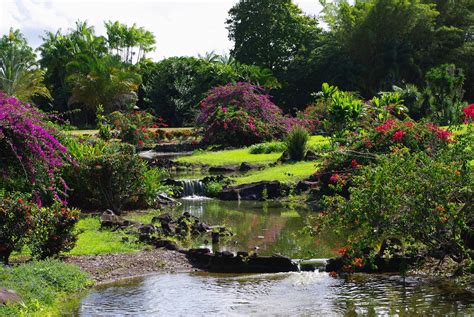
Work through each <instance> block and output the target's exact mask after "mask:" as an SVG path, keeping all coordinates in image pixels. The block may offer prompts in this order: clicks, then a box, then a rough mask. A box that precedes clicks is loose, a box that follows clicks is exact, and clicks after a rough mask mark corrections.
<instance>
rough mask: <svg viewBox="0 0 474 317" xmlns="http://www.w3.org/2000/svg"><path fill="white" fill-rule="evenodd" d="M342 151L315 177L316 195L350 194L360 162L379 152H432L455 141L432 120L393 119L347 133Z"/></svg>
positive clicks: (368, 159) (368, 161)
mask: <svg viewBox="0 0 474 317" xmlns="http://www.w3.org/2000/svg"><path fill="white" fill-rule="evenodd" d="M346 141H347V143H346V144H345V145H344V146H343V148H342V149H343V151H340V152H336V153H333V154H332V155H331V156H329V157H328V158H327V160H326V161H325V163H324V164H323V165H322V166H321V168H320V169H319V170H318V172H317V173H315V174H314V175H313V176H312V178H313V180H317V181H319V184H320V187H319V192H318V193H317V195H318V196H319V195H332V194H334V193H339V194H341V195H342V196H346V197H347V196H348V195H349V191H348V189H349V188H350V187H351V184H352V174H353V173H354V172H355V171H356V170H358V168H360V166H361V165H367V164H369V163H371V162H373V161H374V160H375V158H376V156H377V155H378V154H388V153H392V152H397V151H399V150H400V149H402V148H407V149H408V150H409V151H410V152H426V153H427V154H428V155H430V156H434V155H436V153H438V152H439V151H440V150H442V149H446V148H447V146H448V144H449V143H451V142H454V139H453V136H452V134H451V133H450V132H449V131H447V130H444V129H442V128H440V127H438V126H436V125H434V124H432V123H427V124H425V123H418V122H413V121H400V120H396V119H390V120H387V121H385V122H384V123H382V124H380V125H378V126H376V127H373V128H371V129H369V130H368V131H367V132H366V133H365V134H359V133H352V134H350V135H349V136H348V137H347V140H346Z"/></svg>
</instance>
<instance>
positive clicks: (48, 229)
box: [28, 203, 79, 259]
mask: <svg viewBox="0 0 474 317" xmlns="http://www.w3.org/2000/svg"><path fill="white" fill-rule="evenodd" d="M78 216H79V210H76V209H71V208H66V207H64V206H61V205H60V204H59V203H55V204H53V205H52V206H50V207H43V208H37V209H36V210H35V212H34V214H33V222H34V230H33V233H32V236H31V238H30V241H29V244H28V246H29V248H30V250H31V254H32V255H33V257H36V258H40V259H45V258H47V257H51V256H55V255H58V254H59V253H60V252H66V251H69V250H71V249H72V248H73V247H74V245H75V242H76V239H77V237H76V234H75V233H74V232H73V229H74V225H75V224H76V222H77V217H78Z"/></svg>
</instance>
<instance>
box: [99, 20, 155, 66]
mask: <svg viewBox="0 0 474 317" xmlns="http://www.w3.org/2000/svg"><path fill="white" fill-rule="evenodd" d="M105 29H106V30H107V41H108V45H109V49H110V52H111V53H115V54H116V55H118V56H120V57H121V58H122V60H123V61H124V62H126V63H130V64H138V63H140V61H141V60H142V59H143V58H145V56H146V53H148V52H151V51H153V50H154V49H155V44H156V40H155V36H154V35H153V33H152V32H150V31H148V30H146V29H145V28H143V27H137V26H136V24H133V25H132V26H130V27H129V26H127V25H125V24H123V23H120V22H118V21H115V22H112V21H108V22H105Z"/></svg>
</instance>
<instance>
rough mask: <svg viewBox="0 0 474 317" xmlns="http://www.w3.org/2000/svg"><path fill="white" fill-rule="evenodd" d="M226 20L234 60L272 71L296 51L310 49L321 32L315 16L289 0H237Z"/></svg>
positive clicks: (290, 58) (285, 62)
mask: <svg viewBox="0 0 474 317" xmlns="http://www.w3.org/2000/svg"><path fill="white" fill-rule="evenodd" d="M226 24H227V29H228V30H229V38H230V39H231V40H232V41H234V48H233V50H232V52H231V53H232V55H233V56H234V57H235V58H236V59H237V61H239V62H241V63H244V64H253V65H259V66H264V67H266V68H269V69H271V70H274V71H280V70H285V69H286V68H287V66H288V64H289V63H290V62H291V61H292V60H293V59H294V58H295V56H296V55H298V54H301V53H302V52H304V51H310V50H311V49H312V48H313V47H314V45H315V43H316V41H315V40H316V39H317V37H318V34H319V33H320V29H319V28H318V27H317V21H316V19H314V18H312V17H309V16H306V15H304V14H303V12H302V11H301V9H300V8H299V7H298V6H296V5H295V4H294V3H292V1H291V0H240V1H239V2H238V3H237V4H236V5H235V6H234V7H233V8H232V9H230V11H229V18H228V20H227V22H226Z"/></svg>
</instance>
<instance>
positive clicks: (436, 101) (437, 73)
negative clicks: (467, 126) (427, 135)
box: [426, 64, 465, 125]
mask: <svg viewBox="0 0 474 317" xmlns="http://www.w3.org/2000/svg"><path fill="white" fill-rule="evenodd" d="M463 84H464V74H463V71H462V69H459V68H456V66H455V65H454V64H444V65H440V66H438V67H435V68H432V69H430V70H429V71H428V72H427V74H426V94H427V96H428V104H429V106H430V118H431V119H432V120H433V121H434V122H436V123H437V124H440V125H448V124H449V125H451V124H456V123H460V122H461V120H460V119H461V113H462V108H463V106H464V105H465V104H464V103H463V102H462V97H463V94H464V91H463Z"/></svg>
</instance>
